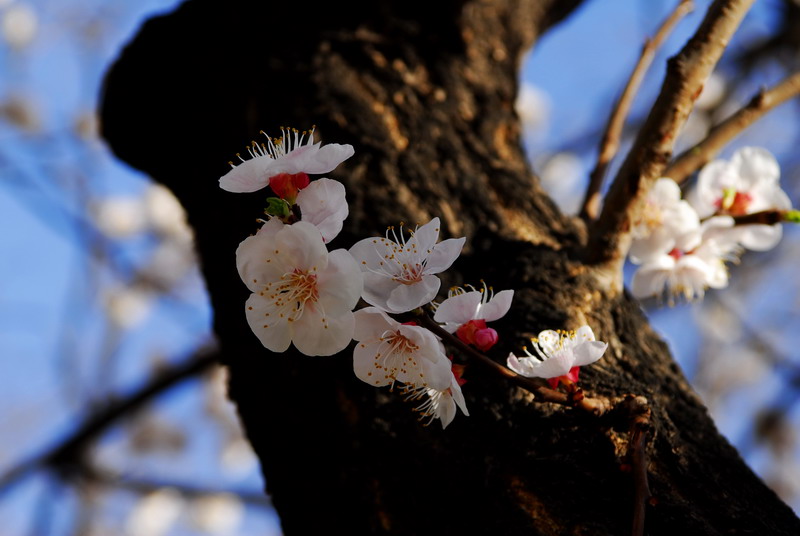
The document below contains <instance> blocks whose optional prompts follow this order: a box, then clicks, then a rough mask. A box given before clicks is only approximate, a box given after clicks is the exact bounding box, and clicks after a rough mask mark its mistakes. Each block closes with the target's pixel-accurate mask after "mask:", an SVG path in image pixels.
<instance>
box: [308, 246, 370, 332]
mask: <svg viewBox="0 0 800 536" xmlns="http://www.w3.org/2000/svg"><path fill="white" fill-rule="evenodd" d="M317 288H318V289H319V303H320V305H321V307H322V310H324V311H325V314H326V315H328V317H331V316H336V315H339V314H342V313H346V312H349V311H352V310H353V308H354V307H355V306H356V304H357V303H358V299H359V298H360V297H361V292H362V290H363V277H362V273H361V270H360V269H359V267H358V264H356V261H355V259H353V256H352V255H350V253H348V252H347V250H345V249H337V250H335V251H331V252H330V254H329V255H328V266H327V268H326V269H325V270H322V271H320V272H319V273H318V275H317Z"/></svg>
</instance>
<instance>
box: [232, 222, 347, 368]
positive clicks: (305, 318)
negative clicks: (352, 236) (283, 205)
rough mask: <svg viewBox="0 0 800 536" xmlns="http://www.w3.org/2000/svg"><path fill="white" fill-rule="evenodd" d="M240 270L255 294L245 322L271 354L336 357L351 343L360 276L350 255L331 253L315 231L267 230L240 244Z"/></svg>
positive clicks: (302, 227) (298, 226)
mask: <svg viewBox="0 0 800 536" xmlns="http://www.w3.org/2000/svg"><path fill="white" fill-rule="evenodd" d="M265 227H267V226H265ZM236 265H237V267H238V269H239V275H240V276H241V278H242V280H243V281H244V283H245V284H246V285H247V288H249V289H250V290H251V291H252V292H253V294H252V295H251V296H250V298H249V299H248V300H247V304H246V315H247V322H248V324H249V325H250V328H251V329H252V330H253V332H254V333H255V334H256V336H257V337H258V338H259V340H260V341H261V343H262V344H263V345H264V346H265V347H266V348H267V349H269V350H271V351H273V352H283V351H285V350H286V349H287V348H288V347H289V344H290V343H294V345H295V347H296V348H297V349H298V350H299V351H300V352H302V353H303V354H306V355H332V354H335V353H337V352H339V351H341V350H343V349H344V348H345V347H346V346H347V345H348V344H349V342H350V340H351V339H352V337H353V326H354V318H353V313H352V310H353V308H354V307H355V305H356V303H357V302H358V298H359V296H360V295H361V290H362V279H361V272H360V270H359V269H358V265H357V264H356V262H355V260H353V257H352V256H351V255H350V254H349V253H348V252H347V251H346V250H344V249H339V250H336V251H332V252H330V254H329V253H328V251H327V250H326V249H325V244H323V242H322V236H321V235H320V233H319V231H318V230H317V228H316V227H314V226H313V225H311V224H310V223H306V222H297V223H295V224H294V225H286V226H282V227H280V228H279V227H278V226H277V225H275V226H269V227H268V228H267V229H266V230H265V231H264V232H262V233H258V234H256V235H254V236H251V237H249V238H246V239H245V240H244V241H243V242H242V243H241V244H240V245H239V248H238V249H237V250H236Z"/></svg>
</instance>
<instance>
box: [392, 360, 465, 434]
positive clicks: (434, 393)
mask: <svg viewBox="0 0 800 536" xmlns="http://www.w3.org/2000/svg"><path fill="white" fill-rule="evenodd" d="M455 366H458V365H455ZM463 381H464V380H461V379H460V378H459V376H458V375H457V374H456V373H455V372H454V373H453V374H451V375H450V386H449V387H447V388H446V389H433V388H430V387H423V388H418V389H407V390H406V400H419V399H423V401H422V403H421V404H420V405H419V406H417V407H416V408H414V411H417V412H419V414H420V418H421V419H425V418H427V419H428V420H427V421H426V422H425V425H426V426H427V425H428V424H430V423H431V422H432V421H433V419H439V420H440V421H441V422H442V428H447V425H448V424H450V423H451V422H453V419H454V418H455V417H456V407H458V408H460V409H461V412H462V413H463V414H464V415H466V416H467V417H469V411H467V403H466V402H465V401H464V394H463V393H462V392H461V385H462V382H463Z"/></svg>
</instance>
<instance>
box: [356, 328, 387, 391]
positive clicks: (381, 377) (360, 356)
mask: <svg viewBox="0 0 800 536" xmlns="http://www.w3.org/2000/svg"><path fill="white" fill-rule="evenodd" d="M356 325H358V322H356ZM356 330H358V328H356ZM380 347H381V343H380V342H377V341H367V342H361V343H358V344H356V348H355V350H354V351H353V371H354V372H355V374H356V377H358V379H359V380H361V381H362V382H365V383H368V384H370V385H374V386H375V387H381V386H383V385H389V384H390V383H392V379H391V378H387V377H386V374H385V371H384V370H383V369H382V368H378V367H376V366H375V365H376V364H378V365H380V363H381V361H382V358H381V357H378V353H379V352H380Z"/></svg>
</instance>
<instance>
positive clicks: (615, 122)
mask: <svg viewBox="0 0 800 536" xmlns="http://www.w3.org/2000/svg"><path fill="white" fill-rule="evenodd" d="M693 9H694V4H693V3H692V1H691V0H681V2H680V3H679V4H678V5H677V6H676V7H675V10H674V11H673V12H672V13H671V14H670V16H669V17H667V18H666V19H665V20H664V22H663V23H661V27H660V28H659V29H658V31H657V32H656V34H655V35H654V36H653V38H652V39H648V40H647V41H645V44H644V46H643V47H642V52H641V54H640V55H639V61H637V62H636V65H635V66H634V68H633V71H632V72H631V76H630V78H629V79H628V83H627V84H626V85H625V89H624V90H623V91H622V95H620V97H619V100H617V102H616V103H615V104H614V108H613V109H612V110H611V115H610V116H609V118H608V123H607V124H606V127H605V131H604V132H603V137H602V139H601V141H600V149H599V152H598V156H597V164H595V166H594V169H593V170H592V173H591V175H589V185H588V186H587V188H586V194H585V196H584V198H583V206H582V207H581V212H580V215H581V217H582V218H584V219H592V220H594V219H596V218H597V215H598V213H599V212H600V187H601V186H602V185H603V178H604V177H605V174H606V170H607V169H608V165H609V163H611V160H613V159H614V156H615V155H616V154H617V150H618V149H619V142H620V138H621V135H622V127H623V126H624V125H625V119H626V118H627V117H628V113H629V112H630V109H631V105H632V104H633V98H634V97H635V96H636V92H637V91H638V90H639V86H640V85H641V84H642V80H643V79H644V75H645V73H646V72H647V69H648V68H649V67H650V64H651V63H652V62H653V58H654V57H655V54H656V51H657V50H658V49H659V48H660V47H661V45H662V43H663V42H664V40H665V39H666V38H667V37H668V36H669V34H670V33H671V32H672V29H673V28H674V27H675V25H676V24H678V22H679V21H680V20H681V19H682V18H683V17H685V16H686V15H687V14H688V13H690V12H691V11H692V10H693Z"/></svg>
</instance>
